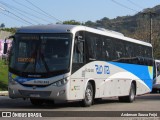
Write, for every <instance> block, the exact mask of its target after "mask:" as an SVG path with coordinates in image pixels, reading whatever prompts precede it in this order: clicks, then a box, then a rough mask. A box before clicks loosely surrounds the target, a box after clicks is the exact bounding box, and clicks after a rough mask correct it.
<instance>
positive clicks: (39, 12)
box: [12, 0, 51, 23]
mask: <svg viewBox="0 0 160 120" xmlns="http://www.w3.org/2000/svg"><path fill="white" fill-rule="evenodd" d="M12 1H14V2H15V3H17V4H18V5H20V6H23V7H25V8H27V9H29V10H31V11H34V12H36V13H38V14H39V15H44V14H42V13H41V12H39V11H36V10H34V9H32V8H30V7H28V6H26V5H24V4H22V3H20V2H17V1H16V0H12ZM45 16H46V15H45ZM46 21H47V22H49V23H51V22H50V21H48V20H46Z"/></svg>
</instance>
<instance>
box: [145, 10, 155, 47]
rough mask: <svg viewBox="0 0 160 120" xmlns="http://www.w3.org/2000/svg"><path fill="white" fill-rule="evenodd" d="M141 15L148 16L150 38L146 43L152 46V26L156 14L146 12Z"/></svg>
mask: <svg viewBox="0 0 160 120" xmlns="http://www.w3.org/2000/svg"><path fill="white" fill-rule="evenodd" d="M143 15H147V16H149V24H150V38H149V41H148V42H149V43H151V44H152V33H153V30H152V26H153V17H154V16H155V15H156V13H155V12H152V11H148V12H145V13H143Z"/></svg>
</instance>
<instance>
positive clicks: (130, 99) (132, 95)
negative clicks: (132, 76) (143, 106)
mask: <svg viewBox="0 0 160 120" xmlns="http://www.w3.org/2000/svg"><path fill="white" fill-rule="evenodd" d="M135 94H136V88H135V85H134V84H133V83H132V84H131V87H130V92H129V95H128V96H120V97H119V101H121V102H129V103H131V102H133V101H134V100H135Z"/></svg>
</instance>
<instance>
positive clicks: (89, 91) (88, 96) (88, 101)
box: [81, 82, 93, 107]
mask: <svg viewBox="0 0 160 120" xmlns="http://www.w3.org/2000/svg"><path fill="white" fill-rule="evenodd" d="M81 103H82V106H84V107H89V106H91V105H92V103H93V86H92V84H91V83H90V82H88V84H87V87H86V90H85V97H84V99H83V100H82V101H81Z"/></svg>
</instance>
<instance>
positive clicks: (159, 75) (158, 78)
mask: <svg viewBox="0 0 160 120" xmlns="http://www.w3.org/2000/svg"><path fill="white" fill-rule="evenodd" d="M152 92H153V93H157V92H158V93H160V60H155V62H154V81H153V88H152Z"/></svg>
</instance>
